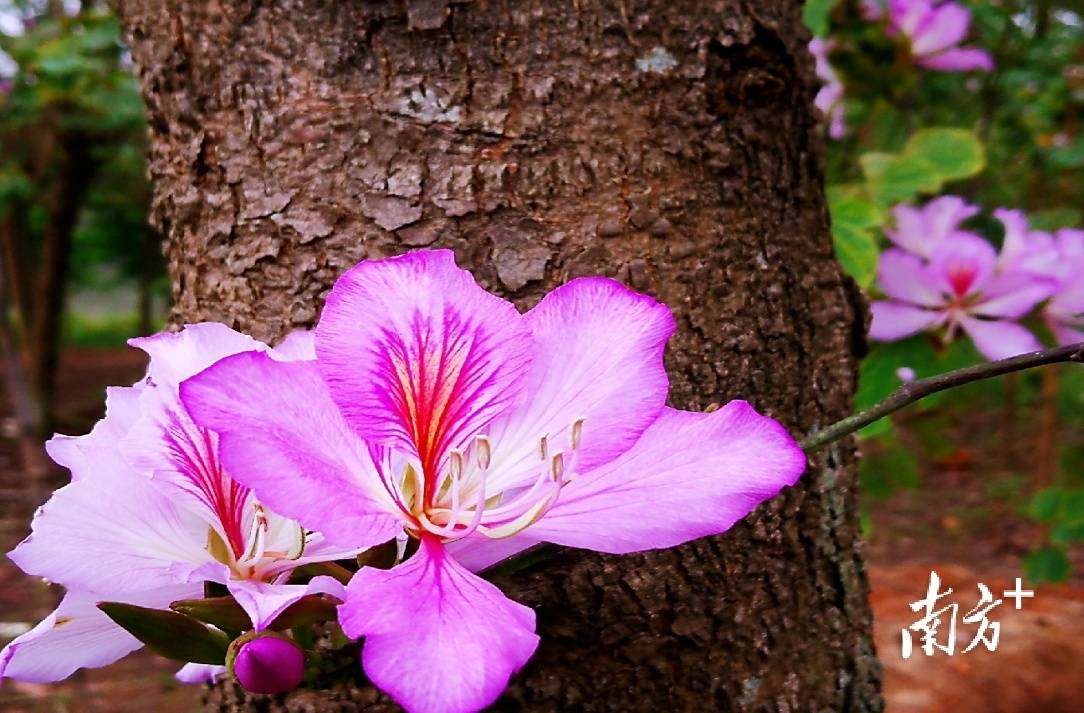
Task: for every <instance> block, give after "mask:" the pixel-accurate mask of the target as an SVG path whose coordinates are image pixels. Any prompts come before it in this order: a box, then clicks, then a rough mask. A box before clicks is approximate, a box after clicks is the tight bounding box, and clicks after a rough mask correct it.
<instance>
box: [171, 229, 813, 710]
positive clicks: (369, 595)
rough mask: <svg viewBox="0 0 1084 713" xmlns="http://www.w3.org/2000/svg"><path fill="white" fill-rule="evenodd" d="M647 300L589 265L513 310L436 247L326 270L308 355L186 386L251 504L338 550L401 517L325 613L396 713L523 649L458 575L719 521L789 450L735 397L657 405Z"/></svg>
mask: <svg viewBox="0 0 1084 713" xmlns="http://www.w3.org/2000/svg"><path fill="white" fill-rule="evenodd" d="M673 331H674V320H673V318H672V316H671V315H670V312H669V310H667V309H666V307H665V306H663V305H661V304H659V303H657V302H655V301H654V300H653V299H651V298H649V297H646V296H644V295H639V294H636V293H634V292H631V291H629V290H628V289H626V288H625V287H624V286H622V285H621V284H619V283H617V282H614V281H612V280H608V279H603V278H582V279H578V280H574V281H572V282H570V283H568V284H566V285H564V286H563V287H559V288H558V289H556V290H554V291H553V292H551V293H549V294H548V295H547V296H546V297H545V298H544V299H543V300H542V301H541V302H540V303H539V304H538V306H536V307H535V308H534V309H532V310H530V311H529V312H527V313H526V314H521V313H519V312H518V311H517V310H516V309H515V307H514V306H513V305H512V304H511V303H509V302H507V301H505V300H503V299H500V298H498V297H496V296H494V295H492V294H490V293H488V292H486V291H485V290H483V289H482V288H481V287H479V286H478V285H477V283H475V281H474V279H473V278H472V277H471V275H470V274H469V273H468V272H466V271H464V270H462V269H460V268H459V267H457V266H456V264H455V261H454V258H453V256H452V254H451V252H449V251H444V250H441V251H427V252H416V253H411V254H408V255H403V256H400V257H396V258H390V259H387V260H381V261H368V262H363V263H361V264H359V265H357V266H356V267H354V268H353V269H351V270H350V271H348V272H347V273H346V274H345V275H343V276H342V277H341V278H340V279H339V281H338V282H337V283H336V285H335V286H334V288H333V289H332V291H331V293H330V294H329V295H328V298H327V303H326V305H325V307H324V312H323V315H322V316H321V318H320V323H319V325H318V327H317V329H316V353H317V359H316V362H315V363H314V362H282V361H276V360H274V359H273V358H271V357H270V356H268V355H267V354H261V353H256V352H250V353H247V354H239V355H237V356H234V357H229V358H227V359H224V360H223V361H221V362H219V363H218V364H216V365H215V366H213V367H211V368H210V369H208V370H206V371H204V372H203V373H201V374H199V375H198V376H196V377H194V378H193V379H190V380H189V381H187V382H185V383H184V384H183V385H182V387H181V397H182V400H183V401H184V403H185V405H186V406H187V407H188V409H189V411H190V412H191V413H192V414H193V416H194V418H195V419H196V421H197V422H198V423H200V424H202V425H203V426H205V427H207V428H210V429H212V430H214V431H216V432H218V433H219V434H220V438H221V441H220V445H221V452H222V459H223V462H224V463H225V465H226V467H227V469H228V470H229V472H230V473H232V474H233V476H234V477H235V478H237V479H238V480H239V481H240V482H242V483H244V484H246V485H247V486H249V487H251V488H253V489H254V491H255V492H256V493H257V495H258V496H259V497H260V498H261V499H262V500H263V501H264V502H266V503H267V504H268V506H269V507H271V508H272V509H274V510H276V511H277V512H281V513H283V514H285V515H287V516H289V517H293V518H296V519H297V520H298V521H299V522H301V523H306V524H307V526H310V527H313V526H317V525H319V527H320V528H321V531H322V532H323V533H324V534H325V535H326V536H327V538H328V539H329V540H330V541H332V542H334V543H336V544H339V545H342V546H345V547H359V548H360V547H369V546H372V545H376V544H378V543H382V542H386V541H388V540H390V539H391V538H396V537H401V536H403V534H404V533H405V534H406V535H407V536H409V537H410V538H413V539H414V540H415V541H416V542H417V544H418V548H417V551H416V552H415V553H414V554H413V555H412V556H411V557H410V558H409V559H408V560H407V561H405V562H403V563H402V564H399V565H397V566H395V567H394V568H392V569H390V570H382V569H374V568H370V567H365V568H362V569H361V570H360V571H359V572H358V573H357V574H356V575H355V577H354V578H353V580H352V581H351V582H350V584H349V586H348V588H347V599H346V601H345V602H344V603H343V604H342V606H341V607H340V609H339V620H340V623H341V625H342V627H343V630H344V631H345V632H346V633H347V634H348V635H349V636H352V637H365V644H364V649H363V656H362V661H363V665H364V667H365V671H366V672H367V674H368V676H369V678H370V679H371V680H372V681H373V682H374V683H375V684H376V685H377V686H379V687H381V688H382V689H384V690H385V691H386V692H388V693H389V694H390V695H391V696H392V697H393V698H395V699H396V700H397V701H398V702H399V703H401V704H402V705H403V706H405V707H406V708H407V709H408V710H411V711H425V712H430V711H447V712H455V711H473V710H478V709H480V708H483V707H485V706H486V705H488V704H489V703H491V702H492V701H493V700H494V699H496V698H497V696H498V695H499V694H500V692H501V691H502V690H503V689H504V687H505V686H506V685H507V683H508V680H509V677H510V676H511V675H512V674H513V673H514V672H515V671H516V670H518V669H519V668H520V667H522V666H523V665H524V664H525V663H526V661H527V660H528V659H529V658H530V656H531V655H532V654H533V652H534V650H535V648H536V646H537V645H538V637H537V635H536V634H535V615H534V612H533V611H532V610H530V609H528V608H527V607H524V606H522V605H520V604H517V603H515V602H512V601H510V600H509V599H507V598H506V597H505V596H504V595H503V594H502V593H501V592H500V590H498V589H497V588H496V587H495V586H494V585H492V584H490V583H489V582H487V581H485V580H484V579H481V578H480V577H478V576H476V575H475V574H472V573H471V570H475V571H477V570H480V569H482V568H485V567H486V566H488V565H491V564H493V563H495V562H497V561H499V560H501V559H503V558H506V557H508V556H510V555H512V554H515V553H516V552H519V551H521V550H523V549H525V548H528V547H531V546H533V545H535V544H537V543H539V542H550V543H556V544H559V545H565V546H569V547H581V548H587V549H592V550H596V551H600V552H608V553H614V554H620V553H628V552H637V551H641V550H648V549H653V548H662V547H671V546H674V545H678V544H681V543H683V542H686V541H689V540H692V539H695V538H698V537H704V536H707V535H714V534H718V533H721V532H724V531H725V530H727V529H728V528H729V527H730V526H731V525H732V524H733V523H734V522H736V521H737V520H739V519H740V518H742V517H744V516H745V515H746V514H747V513H749V512H750V511H751V510H752V509H753V508H755V507H756V506H757V504H759V503H760V502H762V501H763V500H765V499H767V498H770V497H772V496H773V495H775V494H776V493H777V492H778V491H779V490H780V488H782V487H783V486H785V485H790V484H792V483H794V482H795V481H796V480H797V478H798V476H799V475H800V474H801V472H802V470H803V469H804V467H805V457H804V455H803V453H802V451H801V449H800V448H799V447H798V446H797V444H796V443H795V442H794V440H793V439H792V438H791V437H790V436H789V435H788V434H787V432H786V431H785V430H784V428H783V427H782V426H781V425H780V424H778V423H776V422H775V421H773V420H772V419H770V418H766V417H764V416H761V415H759V414H758V413H757V412H756V411H754V410H753V409H752V408H751V407H750V406H749V405H748V404H747V403H745V402H743V401H732V402H730V403H729V404H727V405H726V406H724V407H723V408H721V409H719V410H718V411H716V412H714V413H688V412H682V411H676V410H673V409H670V408H667V407H666V405H665V402H666V396H667V390H668V384H667V377H666V372H665V370H664V368H663V360H662V355H663V350H664V348H665V345H666V342H667V340H668V339H669V337H670V335H671V334H672V333H673Z"/></svg>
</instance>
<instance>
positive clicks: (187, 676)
mask: <svg viewBox="0 0 1084 713" xmlns="http://www.w3.org/2000/svg"><path fill="white" fill-rule="evenodd" d="M224 673H226V667H225V666H215V665H214V664H209V663H186V664H185V665H184V666H181V668H180V670H179V671H177V673H176V674H174V676H173V677H174V678H176V679H177V680H178V681H180V682H181V683H187V684H192V685H203V684H208V685H209V684H212V683H214V682H215V681H217V680H218V677H219V676H221V675H222V674H224Z"/></svg>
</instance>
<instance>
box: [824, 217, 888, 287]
mask: <svg viewBox="0 0 1084 713" xmlns="http://www.w3.org/2000/svg"><path fill="white" fill-rule="evenodd" d="M832 241H833V243H834V244H835V246H836V258H837V259H838V260H839V264H840V265H842V266H843V269H844V270H845V271H846V272H847V274H848V275H850V276H851V277H853V278H854V281H855V282H857V283H858V284H859V285H860V286H861V287H869V286H870V285H872V284H873V278H874V277H875V276H876V274H877V257H878V256H879V255H880V251H879V250H878V248H877V238H875V237H874V236H873V234H872V233H870V232H869V231H868V230H865V229H863V228H856V227H854V226H852V225H850V224H847V223H840V224H833V225H832Z"/></svg>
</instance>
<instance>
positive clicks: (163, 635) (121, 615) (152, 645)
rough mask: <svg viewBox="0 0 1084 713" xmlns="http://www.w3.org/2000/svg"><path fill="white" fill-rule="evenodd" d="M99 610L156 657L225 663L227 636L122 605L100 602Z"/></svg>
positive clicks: (154, 611) (172, 616) (174, 615)
mask: <svg viewBox="0 0 1084 713" xmlns="http://www.w3.org/2000/svg"><path fill="white" fill-rule="evenodd" d="M98 608H99V609H101V610H102V611H103V612H105V614H106V616H108V617H109V618H110V619H112V620H113V621H114V622H116V623H117V624H118V625H119V626H121V627H122V628H123V629H124V630H125V631H127V632H128V633H129V634H131V635H132V636H134V637H136V638H137V639H139V640H140V641H142V642H143V643H144V644H146V646H147V648H149V649H150V650H151V651H154V652H155V653H156V654H158V655H159V656H165V657H166V658H168V659H174V660H176V661H186V662H190V663H206V664H218V665H221V664H222V662H223V661H225V660H226V649H227V648H228V647H229V644H230V640H229V639H228V638H227V637H226V635H225V634H223V633H222V632H221V631H215V630H213V629H209V628H207V627H206V626H205V625H203V624H201V623H200V622H198V621H196V620H195V619H192V618H190V617H187V616H185V615H183V614H178V613H177V612H172V611H165V610H163V609H148V608H147V607H138V606H136V605H134V604H124V603H122V602H99V603H98Z"/></svg>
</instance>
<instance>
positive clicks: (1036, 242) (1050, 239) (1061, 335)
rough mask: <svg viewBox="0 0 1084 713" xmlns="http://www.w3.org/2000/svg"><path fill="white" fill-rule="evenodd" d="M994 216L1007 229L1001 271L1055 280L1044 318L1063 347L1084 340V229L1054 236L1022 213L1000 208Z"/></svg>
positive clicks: (1044, 311)
mask: <svg viewBox="0 0 1084 713" xmlns="http://www.w3.org/2000/svg"><path fill="white" fill-rule="evenodd" d="M994 215H995V216H996V217H997V218H998V220H1000V221H1001V223H1002V225H1004V227H1005V240H1004V243H1003V244H1002V247H1001V255H1000V257H999V259H998V268H999V269H1000V270H1002V271H1005V272H1011V271H1023V272H1029V273H1032V274H1037V275H1041V276H1043V277H1047V278H1049V279H1050V280H1052V281H1053V283H1054V285H1055V287H1054V292H1053V296H1052V297H1051V298H1050V301H1049V302H1048V303H1047V304H1046V307H1045V308H1044V309H1043V319H1044V320H1045V321H1046V323H1047V326H1049V327H1050V331H1051V332H1052V333H1053V335H1054V339H1055V340H1056V341H1057V342H1058V343H1059V344H1076V343H1077V342H1081V341H1084V230H1077V229H1072V228H1063V229H1061V230H1058V231H1056V232H1055V233H1054V234H1051V233H1048V232H1045V231H1041V230H1033V229H1032V228H1031V227H1030V226H1029V225H1028V219H1027V217H1026V216H1025V215H1024V213H1023V212H1022V211H1019V210H1007V209H1004V208H1000V209H998V210H996V211H994Z"/></svg>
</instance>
